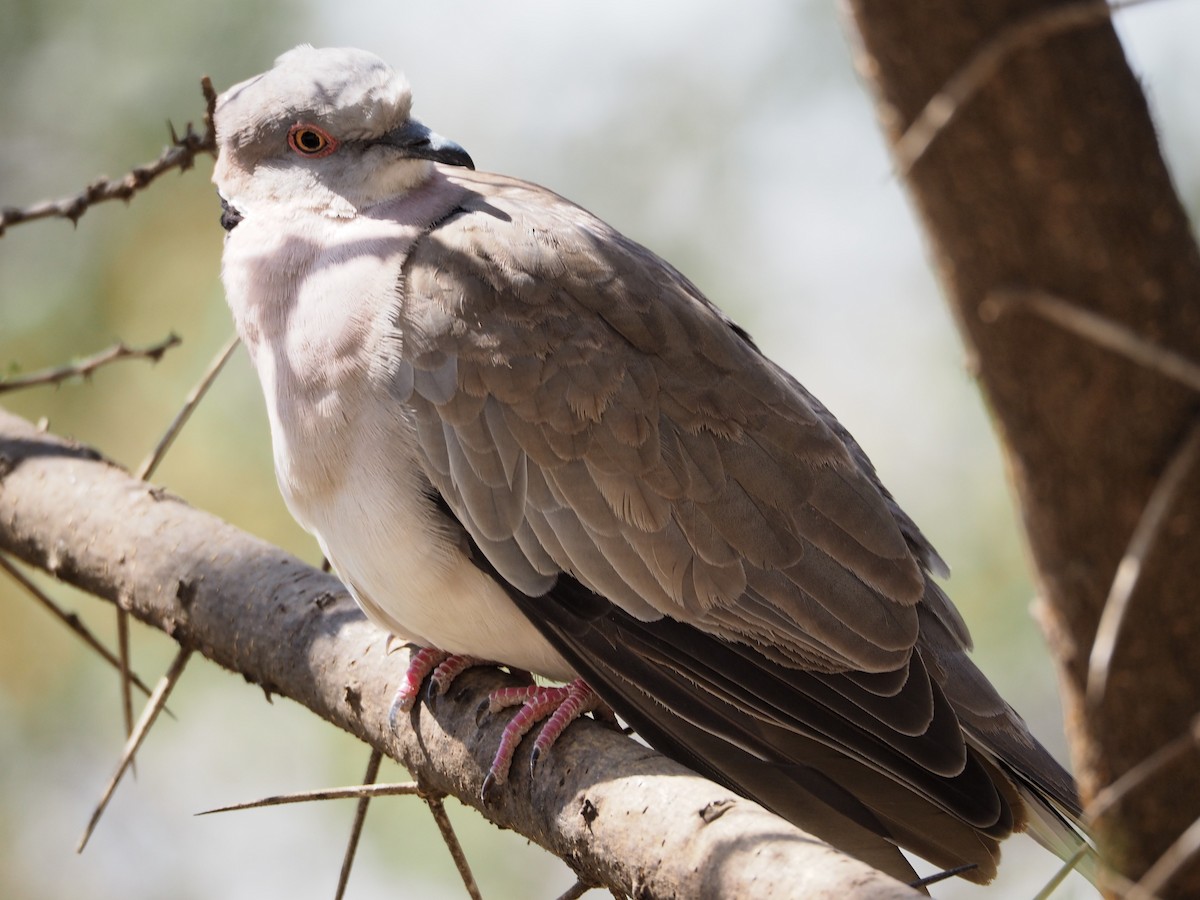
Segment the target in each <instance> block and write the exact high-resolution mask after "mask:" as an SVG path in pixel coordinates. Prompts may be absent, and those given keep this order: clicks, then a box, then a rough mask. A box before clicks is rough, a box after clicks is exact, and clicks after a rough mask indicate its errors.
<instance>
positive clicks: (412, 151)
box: [374, 119, 475, 169]
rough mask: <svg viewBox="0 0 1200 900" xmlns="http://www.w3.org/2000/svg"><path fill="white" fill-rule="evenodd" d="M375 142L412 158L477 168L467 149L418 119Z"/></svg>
mask: <svg viewBox="0 0 1200 900" xmlns="http://www.w3.org/2000/svg"><path fill="white" fill-rule="evenodd" d="M374 143H377V144H386V145H387V146H389V147H395V148H396V149H397V150H399V151H400V152H401V154H402V155H404V156H407V157H409V158H410V159H431V160H433V161H434V162H439V163H445V164H446V165H448V166H463V167H465V168H467V169H474V168H475V163H474V162H472V161H471V157H470V155H468V153H467V151H466V150H464V149H463V148H462V147H460V146H459V145H458V144H456V143H454V141H452V140H450V139H449V138H444V137H442V136H441V135H440V134H437V133H435V132H433V131H430V130H429V129H428V128H426V127H425V126H424V125H422V124H421V123H420V122H418V121H417V120H416V119H409V120H408V121H407V122H405V123H404V124H403V125H401V126H400V127H399V128H397V129H395V130H394V131H389V132H388V133H387V134H385V135H384V136H383V137H381V138H379V140H377V141H374Z"/></svg>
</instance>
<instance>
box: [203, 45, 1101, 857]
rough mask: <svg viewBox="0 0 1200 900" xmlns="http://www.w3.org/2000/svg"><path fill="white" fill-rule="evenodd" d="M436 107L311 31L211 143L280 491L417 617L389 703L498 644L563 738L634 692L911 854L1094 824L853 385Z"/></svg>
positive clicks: (756, 768)
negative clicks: (913, 513) (819, 375)
mask: <svg viewBox="0 0 1200 900" xmlns="http://www.w3.org/2000/svg"><path fill="white" fill-rule="evenodd" d="M411 105H412V99H411V93H410V90H409V86H408V84H407V82H406V81H405V80H404V78H403V77H402V76H401V75H399V74H397V73H396V72H395V71H393V70H392V69H391V68H389V67H388V66H387V65H386V64H385V63H384V62H383V61H381V60H380V59H378V58H377V57H375V56H373V55H371V54H369V53H365V52H363V51H359V50H350V49H313V48H311V47H307V46H303V47H298V48H296V49H294V50H292V51H290V52H288V53H286V54H284V55H283V56H281V57H280V58H279V59H278V61H277V62H276V64H275V67H274V68H273V69H271V70H270V71H268V72H266V73H264V74H262V75H259V76H257V77H255V78H251V79H249V80H248V81H245V82H242V83H241V84H238V85H236V86H234V87H233V88H230V89H229V90H228V91H226V92H225V93H224V94H223V95H222V96H221V97H220V99H219V101H218V104H217V109H216V129H217V136H218V142H219V157H218V160H217V165H216V170H215V174H214V181H215V182H216V184H217V187H218V189H219V193H220V196H221V198H222V204H223V208H224V214H223V216H222V224H223V225H224V226H225V228H226V229H227V230H228V236H227V238H226V244H225V251H224V263H223V278H224V282H225V287H226V292H227V296H228V300H229V305H230V308H231V309H232V311H233V317H234V319H235V321H236V324H237V329H238V332H239V334H240V335H241V337H242V340H243V341H244V343H245V345H246V348H247V349H248V350H249V353H250V356H251V358H252V359H253V362H254V365H255V368H256V369H257V371H258V375H259V378H260V379H261V382H262V388H263V393H264V395H265V397H266V406H267V412H268V415H269V418H270V425H271V434H272V440H273V444H274V454H275V469H276V473H277V475H278V479H279V486H280V489H281V490H282V492H283V496H284V498H285V500H286V501H287V504H288V507H289V509H290V510H291V511H292V513H293V515H294V516H295V517H296V519H297V520H298V521H299V522H300V523H301V524H302V525H303V526H304V527H305V528H307V529H308V530H309V531H310V532H312V533H313V534H314V535H315V536H316V537H317V539H318V541H319V542H320V545H321V548H322V549H323V550H324V552H325V554H326V556H327V557H328V559H329V560H330V561H331V562H332V564H333V565H334V567H335V568H336V570H337V572H338V574H339V575H340V576H341V578H342V579H343V580H344V581H345V582H346V584H347V585H348V587H349V589H350V590H351V592H352V593H353V595H354V596H355V598H356V599H357V600H358V602H359V604H360V605H361V606H362V609H363V610H364V611H365V612H366V614H367V615H368V616H369V617H370V618H371V619H373V620H374V621H375V622H376V623H378V624H379V625H380V626H382V627H383V628H386V629H388V630H390V631H391V632H393V633H395V634H396V635H399V636H402V637H404V638H406V639H408V640H411V641H413V642H414V643H416V644H418V645H420V646H423V647H425V648H428V649H427V650H426V651H423V652H422V653H419V654H417V657H416V661H415V663H414V669H413V671H412V672H411V673H410V677H409V680H408V682H407V683H406V685H405V686H404V687H403V688H402V690H401V697H400V698H399V702H400V704H401V705H405V704H408V703H411V702H412V700H413V697H414V696H415V692H416V688H417V685H418V684H419V683H420V682H421V680H422V678H423V677H424V676H425V674H427V673H428V672H429V671H430V670H433V671H434V677H435V678H441V679H442V680H443V681H444V680H445V679H448V678H450V677H453V675H454V673H455V672H457V671H459V670H460V669H461V668H463V667H465V666H467V665H471V664H475V663H477V662H480V661H484V662H494V663H498V664H503V665H507V666H510V667H514V668H519V669H524V670H528V671H530V672H533V673H537V674H539V675H542V676H546V677H547V678H549V679H553V680H555V681H559V682H565V683H566V685H567V686H566V687H552V688H549V687H540V686H536V685H535V686H532V687H530V688H529V689H527V690H522V689H517V692H516V693H517V699H518V700H520V701H529V703H530V708H531V709H532V710H533V711H534V713H535V714H536V715H545V714H547V713H549V712H550V711H552V710H555V709H557V708H558V707H559V706H560V705H562V706H563V709H564V712H563V713H562V714H560V715H558V716H556V718H555V719H554V720H552V728H551V731H550V732H549V733H547V732H543V734H542V736H541V738H539V740H540V741H541V746H542V747H544V746H546V745H547V744H548V743H549V742H550V741H552V740H553V737H554V735H555V734H556V733H557V731H558V730H560V729H561V727H563V722H564V721H569V719H570V717H571V716H572V715H578V714H579V712H580V711H581V710H586V709H591V708H596V707H599V708H604V707H605V706H607V707H611V709H612V710H613V711H615V712H616V713H617V714H618V715H619V716H620V717H621V718H622V719H624V720H625V721H626V722H628V723H629V724H630V725H631V726H632V727H633V728H634V729H635V730H636V731H637V732H638V733H639V734H640V735H641V736H642V737H643V738H644V739H645V740H646V741H648V742H649V743H650V744H652V745H653V746H654V747H656V748H658V749H659V750H661V751H662V752H664V753H666V754H667V755H669V756H671V757H674V758H675V759H677V760H679V761H680V762H682V763H684V764H685V765H688V766H690V767H692V768H693V769H695V770H696V771H697V772H699V773H701V774H703V775H706V776H708V777H710V778H712V779H714V780H715V781H718V782H720V783H723V784H725V785H726V786H728V787H730V788H731V789H733V790H736V791H738V792H740V793H742V794H743V795H746V796H748V797H751V798H753V799H754V800H756V801H758V802H760V803H762V804H763V805H764V806H766V807H768V808H770V809H772V810H774V811H775V812H777V813H779V814H780V815H782V816H784V817H785V818H788V819H791V820H792V821H794V822H795V823H796V824H798V825H800V826H801V827H803V828H805V829H807V830H809V831H810V832H813V833H815V834H817V835H819V836H821V837H824V838H825V839H827V840H829V841H830V842H831V843H833V844H835V845H837V846H840V847H842V848H843V849H844V850H846V851H847V852H850V853H852V854H854V855H857V856H859V857H861V858H863V859H864V860H866V861H867V862H869V863H872V864H873V865H876V866H878V867H880V868H882V869H884V870H885V871H887V872H890V873H892V874H894V875H895V876H896V877H898V878H901V879H904V880H912V879H913V878H914V877H915V876H914V875H913V871H912V869H911V868H910V866H909V864H908V863H907V861H905V860H904V858H903V857H902V856H901V855H900V853H899V852H898V850H897V849H896V848H897V846H901V847H905V848H908V849H910V850H912V851H914V852H915V853H917V854H919V855H920V856H923V857H926V858H927V859H929V860H930V861H932V862H934V863H935V864H937V865H939V866H942V867H945V868H947V869H949V868H954V867H959V866H968V867H969V868H968V869H967V870H966V871H965V872H964V873H963V874H964V876H965V877H967V878H969V879H972V880H975V881H987V880H988V879H990V878H991V877H992V876H993V875H994V873H995V870H996V861H997V859H998V856H999V849H998V843H999V841H1000V840H1001V839H1002V838H1004V837H1005V836H1007V835H1008V834H1009V833H1010V832H1012V831H1014V830H1020V829H1025V828H1028V829H1029V830H1030V831H1031V832H1032V833H1033V834H1034V835H1035V837H1037V838H1038V839H1039V840H1040V841H1042V842H1043V843H1045V844H1046V845H1047V846H1049V847H1050V848H1051V849H1053V850H1055V852H1058V853H1060V854H1068V853H1069V852H1071V850H1073V849H1074V848H1075V847H1076V846H1078V844H1079V838H1078V835H1077V834H1076V832H1075V831H1074V830H1073V829H1072V827H1071V825H1070V823H1072V822H1075V821H1077V819H1078V814H1079V807H1078V801H1077V799H1076V794H1075V790H1074V787H1073V784H1072V782H1071V779H1070V777H1069V776H1068V775H1067V774H1066V773H1065V772H1064V771H1063V770H1062V769H1061V768H1060V767H1059V765H1058V764H1057V763H1056V762H1055V761H1054V760H1053V759H1052V758H1051V757H1050V755H1049V754H1048V753H1047V752H1046V751H1045V750H1044V749H1043V748H1042V746H1041V745H1040V744H1039V743H1038V742H1037V741H1036V740H1035V739H1034V738H1033V736H1032V735H1031V734H1030V733H1029V731H1028V729H1027V728H1026V726H1025V724H1024V723H1023V722H1022V720H1021V719H1020V717H1019V716H1018V715H1017V714H1016V713H1015V712H1014V711H1013V710H1012V708H1011V707H1009V705H1008V704H1007V703H1005V702H1004V700H1002V699H1001V698H1000V696H999V695H998V694H997V693H996V691H995V690H994V689H993V688H992V686H991V685H990V684H989V683H988V681H987V679H986V678H985V677H984V676H983V675H982V674H981V673H980V672H979V670H978V669H976V668H975V666H974V665H973V664H972V663H971V662H970V660H969V659H968V658H967V651H968V650H969V649H970V645H971V641H970V637H969V635H968V633H967V628H966V626H965V625H964V624H963V621H962V619H961V618H960V616H959V614H958V612H957V611H956V610H955V608H954V606H953V604H952V603H951V602H950V600H949V599H948V598H947V597H946V595H945V594H944V593H943V592H942V590H941V589H940V588H939V587H938V585H937V584H936V583H935V582H934V581H933V580H932V578H931V573H933V574H943V575H944V574H945V566H944V564H943V563H942V561H941V559H940V558H939V557H938V555H937V553H936V552H935V551H934V550H933V548H932V547H931V546H930V544H929V542H928V541H927V540H926V539H925V537H924V536H923V535H922V534H921V532H920V530H919V529H918V528H917V526H916V525H915V524H914V523H913V521H912V520H911V519H910V518H909V517H908V516H907V515H906V514H905V513H904V512H903V511H902V510H901V509H900V507H899V506H898V505H897V504H896V502H895V501H894V500H893V498H892V496H891V495H890V494H889V493H888V491H887V490H886V489H885V488H884V487H883V485H882V484H880V482H879V479H878V477H877V476H876V474H875V470H874V468H873V467H872V465H871V463H870V461H869V460H868V459H867V456H866V454H865V453H864V452H863V451H862V449H861V448H860V447H859V446H858V444H857V443H855V441H854V439H853V438H852V437H851V436H850V435H849V434H848V433H847V432H846V430H845V429H844V428H843V427H842V426H841V425H840V424H839V423H838V421H837V420H836V419H835V418H834V417H833V415H832V414H831V413H830V412H829V411H828V410H827V409H826V408H825V407H824V406H822V405H821V403H820V402H819V401H818V400H817V399H816V398H815V397H813V396H812V395H811V394H809V393H808V391H806V390H805V389H804V387H803V386H802V385H800V384H799V383H798V382H797V381H796V380H794V379H793V378H792V377H791V376H790V375H788V374H787V373H786V372H784V371H783V370H782V369H780V368H779V367H778V366H777V365H775V364H774V363H773V362H771V361H770V360H769V359H767V358H766V357H765V356H763V354H762V353H761V352H760V351H759V349H758V348H757V347H756V346H755V344H754V342H753V341H752V340H751V339H750V337H749V336H748V335H747V334H746V332H745V331H743V330H742V329H741V328H739V327H738V326H737V325H735V324H734V323H733V322H731V321H730V320H729V319H728V318H727V317H726V316H725V315H724V314H723V313H722V312H721V311H720V310H719V309H718V308H717V307H716V306H714V305H713V304H712V303H710V302H709V301H708V300H707V299H706V298H705V297H704V296H703V295H702V294H701V293H700V292H699V291H698V290H697V289H696V287H695V286H694V285H693V284H691V282H689V281H688V280H687V279H686V278H685V277H684V276H683V275H681V274H680V273H679V272H678V271H676V270H675V269H674V268H672V267H671V266H670V265H668V264H667V263H666V262H664V261H663V260H661V259H659V258H658V257H657V256H655V255H654V254H653V253H651V252H650V251H649V250H647V249H645V248H644V247H641V246H639V245H638V244H636V243H635V242H633V241H631V240H629V239H628V238H626V237H624V236H623V235H621V234H619V233H618V232H617V231H615V230H613V229H612V228H611V227H609V226H608V225H606V224H605V223H604V222H601V221H600V220H598V219H597V218H595V217H594V216H592V215H591V214H589V213H588V212H586V211H585V210H583V209H580V208H579V207H578V206H575V205H573V204H572V203H570V202H568V201H567V200H564V199H563V198H561V197H559V196H557V195H556V194H553V193H551V192H550V191H548V190H545V189H544V188H541V187H538V186H536V185H533V184H528V183H526V182H522V181H518V180H516V179H513V178H506V177H503V176H500V175H491V174H482V173H478V172H475V171H473V165H472V162H471V159H470V157H469V156H468V155H467V153H466V152H465V151H464V150H463V149H462V148H461V147H460V146H458V145H457V144H455V143H453V142H451V141H449V140H446V139H444V138H442V137H439V136H438V135H436V134H434V133H433V132H431V131H430V130H429V129H428V128H426V127H425V126H424V125H422V124H421V123H420V122H418V121H417V120H416V119H414V118H412V116H411V114H410V109H411ZM593 691H594V692H595V693H594V694H593V693H592V692H593ZM597 696H598V699H597ZM507 699H508V698H499V699H498V701H497V702H498V703H499V704H503V703H504V702H507ZM564 701H565V703H564ZM517 740H519V733H517V732H514V733H512V734H509V735H506V739H505V744H506V745H507V747H506V746H504V745H502V748H501V752H500V753H499V754H498V758H497V764H496V766H495V767H494V770H493V780H502V779H503V776H504V774H505V772H506V770H507V765H508V761H509V758H510V757H511V749H512V746H513V745H514V744H515V742H516V741H517ZM506 754H507V755H506Z"/></svg>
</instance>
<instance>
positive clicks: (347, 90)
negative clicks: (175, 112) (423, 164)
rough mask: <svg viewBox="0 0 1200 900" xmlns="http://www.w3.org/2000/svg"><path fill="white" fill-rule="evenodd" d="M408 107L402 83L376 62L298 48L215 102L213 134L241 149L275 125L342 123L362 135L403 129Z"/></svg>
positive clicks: (340, 51) (360, 54) (360, 55)
mask: <svg viewBox="0 0 1200 900" xmlns="http://www.w3.org/2000/svg"><path fill="white" fill-rule="evenodd" d="M411 106H412V94H411V92H410V90H409V86H408V81H407V80H406V79H405V78H404V76H403V75H401V74H400V73H399V72H397V71H395V70H394V69H392V68H391V66H389V65H388V64H387V63H385V62H384V61H383V60H382V59H380V58H379V57H378V56H375V55H374V54H372V53H368V52H366V51H365V50H356V49H353V48H324V49H317V48H314V47H309V46H300V47H296V48H295V49H294V50H289V51H288V52H287V53H284V54H283V55H282V56H280V57H279V59H277V60H276V61H275V66H274V68H272V69H270V70H269V71H267V72H264V73H263V74H261V75H256V76H255V77H253V78H249V79H247V80H246V81H243V82H241V83H240V84H235V85H234V86H233V87H231V88H230V89H229V90H227V91H225V93H223V94H222V95H221V96H220V97H219V98H218V100H217V113H216V115H217V131H218V135H219V136H220V137H221V138H222V140H233V141H235V142H236V143H239V144H241V143H245V142H246V141H249V140H252V139H253V136H254V135H255V134H260V133H262V132H263V131H266V130H268V129H271V128H273V127H278V126H279V125H281V124H290V123H292V122H295V121H297V120H301V119H305V118H311V119H317V120H330V119H335V120H342V124H343V125H346V126H353V127H355V128H361V129H362V131H363V132H364V134H366V133H371V132H374V131H386V130H388V129H390V128H394V127H396V126H397V125H399V124H401V123H403V121H404V120H405V119H406V118H408V114H409V111H410V109H411Z"/></svg>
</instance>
